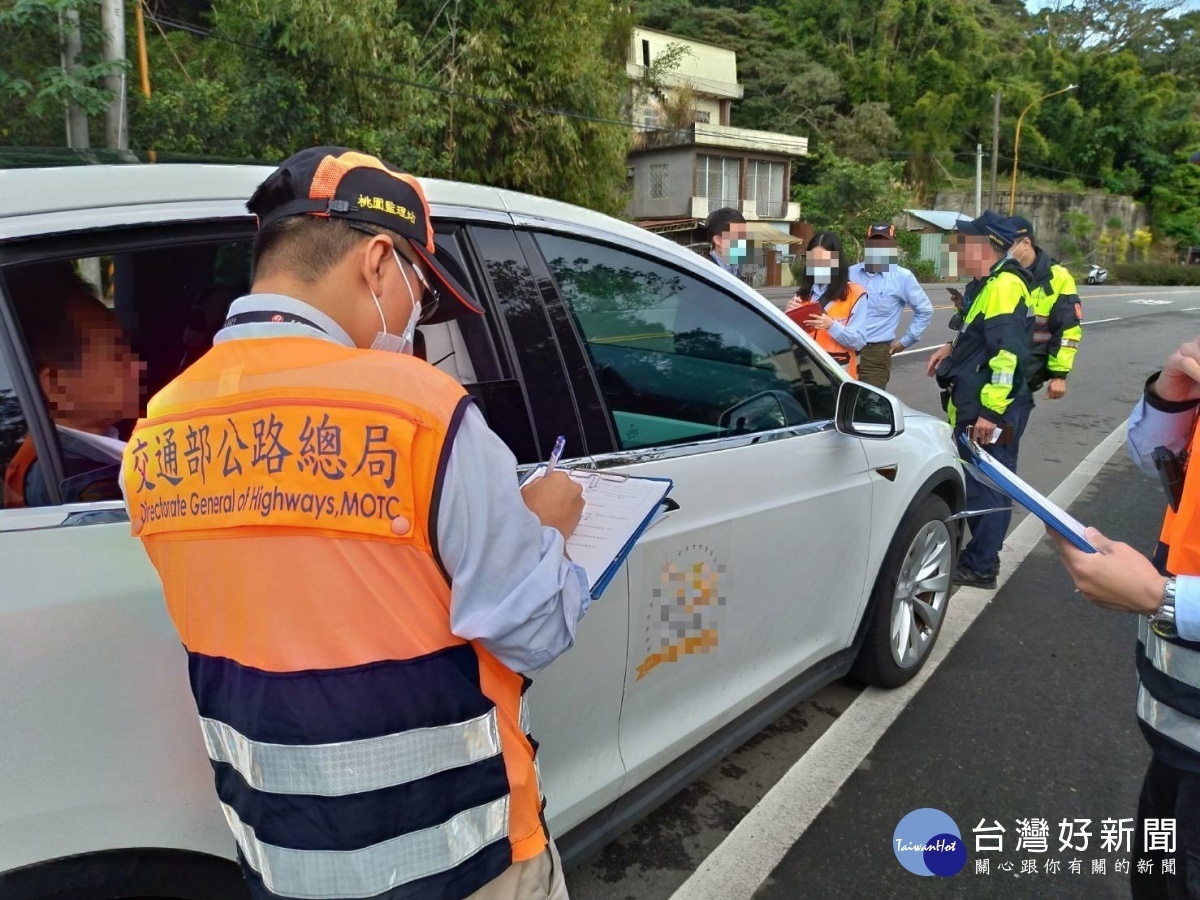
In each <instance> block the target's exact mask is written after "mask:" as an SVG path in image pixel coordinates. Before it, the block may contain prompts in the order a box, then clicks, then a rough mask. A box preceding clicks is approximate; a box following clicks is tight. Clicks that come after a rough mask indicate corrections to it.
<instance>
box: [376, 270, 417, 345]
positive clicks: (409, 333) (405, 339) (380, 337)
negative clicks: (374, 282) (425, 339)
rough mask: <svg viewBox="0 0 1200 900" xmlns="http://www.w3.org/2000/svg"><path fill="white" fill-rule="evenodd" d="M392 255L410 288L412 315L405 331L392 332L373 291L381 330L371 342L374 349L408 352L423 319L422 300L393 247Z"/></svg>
mask: <svg viewBox="0 0 1200 900" xmlns="http://www.w3.org/2000/svg"><path fill="white" fill-rule="evenodd" d="M392 257H393V258H394V259H395V260H396V268H398V269H399V270H400V275H401V277H403V278H404V285H405V287H407V288H408V296H409V297H411V298H412V315H410V316H409V317H408V324H407V325H405V326H404V331H403V332H402V333H401V334H391V333H390V332H389V331H388V327H387V318H386V317H385V316H384V314H383V307H382V306H380V305H379V298H378V297H377V296H375V292H374V291H371V289H370V288H367V290H368V291H371V299H372V300H374V301H375V309H376V311H377V312H378V313H379V324H380V328H381V330H380V332H379V333H378V334H377V335H375V340H374V342H373V343H372V344H371V349H372V350H383V351H384V352H386V353H408V354H411V353H412V352H413V339H414V338H415V337H416V334H417V322H418V321H420V319H421V301H420V299H418V297H417V295H416V293H415V292H414V291H413V286H412V282H411V281H409V280H408V272H407V271H405V268H404V264H403V263H401V262H400V254H399V253H397V252H396V250H395V248H392Z"/></svg>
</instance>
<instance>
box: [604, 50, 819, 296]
mask: <svg viewBox="0 0 1200 900" xmlns="http://www.w3.org/2000/svg"><path fill="white" fill-rule="evenodd" d="M671 45H681V46H682V47H684V48H686V52H685V53H684V55H683V56H682V57H681V58H680V59H679V61H678V64H677V65H676V66H675V67H674V68H673V69H672V70H671V71H670V72H668V73H666V74H665V75H663V76H662V78H661V81H660V83H661V86H662V91H661V94H660V95H659V96H654V95H653V94H652V93H650V92H646V91H644V90H642V88H641V85H643V84H644V82H645V80H646V74H647V72H648V71H649V70H650V67H651V66H652V64H653V63H654V61H655V60H656V59H657V58H658V57H659V54H661V53H663V52H664V51H666V50H667V49H668V48H669V47H670V46H671ZM627 69H628V72H629V77H630V80H631V83H632V84H633V88H632V92H631V93H632V96H633V101H634V102H633V104H632V107H633V108H632V110H631V112H632V116H633V120H634V121H635V122H637V123H638V124H639V130H638V132H637V134H636V136H635V140H634V148H633V150H632V151H631V152H630V155H629V178H630V187H631V196H630V205H629V209H628V215H629V217H630V218H631V219H632V220H633V221H635V222H637V223H638V224H639V225H641V226H643V227H644V228H647V229H649V230H651V231H656V232H659V233H661V234H664V235H666V236H668V237H670V238H672V239H674V240H677V241H679V242H680V243H682V244H699V243H701V242H703V241H704V240H705V235H704V228H703V226H704V220H705V219H706V218H707V217H708V214H709V213H710V212H711V211H712V210H714V209H717V208H719V207H722V206H732V207H735V208H737V209H740V210H741V211H742V213H743V215H745V217H746V219H747V220H748V221H749V222H751V223H752V224H751V231H752V233H753V234H754V236H755V237H756V238H757V243H758V245H759V246H761V247H762V249H764V250H765V251H766V252H765V258H764V260H763V262H762V264H761V265H758V266H755V265H750V266H747V267H745V268H746V271H744V272H743V277H746V278H747V280H749V281H751V282H752V283H754V284H756V285H764V284H781V283H783V284H786V283H789V282H790V279H791V273H790V271H789V266H788V264H789V262H790V259H791V257H790V253H791V247H792V246H793V244H792V241H793V240H794V238H792V232H793V230H794V229H793V225H794V224H795V223H797V222H799V220H800V208H799V205H798V204H796V203H794V202H792V201H791V200H790V199H789V196H790V191H789V186H790V184H791V161H792V159H793V158H794V157H797V156H804V155H805V154H807V152H808V139H807V138H803V137H797V136H795V135H790V134H779V133H777V132H771V131H755V130H751V129H746V128H734V127H733V126H731V125H730V124H729V121H730V111H731V107H732V104H733V102H734V101H735V100H739V99H741V97H742V95H743V93H744V89H743V87H742V85H741V84H739V83H738V80H737V56H736V54H735V53H734V52H733V51H732V50H726V49H724V48H723V47H717V46H715V45H713V44H706V43H703V42H701V41H692V40H687V39H685V38H679V37H675V36H673V35H670V34H665V33H663V32H659V31H653V30H651V29H647V28H635V29H634V32H633V38H632V40H631V42H630V47H629V60H628V65H627ZM681 100H682V101H683V103H682V107H681V103H680V101H681Z"/></svg>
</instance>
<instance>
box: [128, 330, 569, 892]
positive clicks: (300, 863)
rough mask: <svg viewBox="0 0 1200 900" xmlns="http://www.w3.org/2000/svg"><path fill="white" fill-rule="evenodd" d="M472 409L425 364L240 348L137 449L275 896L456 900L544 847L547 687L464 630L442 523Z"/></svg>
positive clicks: (243, 823)
mask: <svg viewBox="0 0 1200 900" xmlns="http://www.w3.org/2000/svg"><path fill="white" fill-rule="evenodd" d="M469 402H470V398H469V397H468V396H467V395H466V393H465V392H464V390H463V389H462V388H461V387H460V386H459V385H458V384H457V383H455V382H454V381H453V380H452V379H450V378H448V377H447V376H446V375H444V374H443V373H441V372H439V371H438V370H437V369H435V368H433V367H432V366H429V365H427V364H425V363H423V362H421V361H419V360H416V359H414V358H412V357H409V356H402V355H398V354H391V353H383V352H379V351H364V350H358V349H353V348H347V347H344V346H341V345H338V344H334V343H332V342H328V341H323V340H319V339H313V338H271V339H260V340H235V341H228V342H225V343H221V344H218V345H216V346H215V347H214V348H213V349H212V350H211V351H210V352H209V353H207V354H206V355H205V356H204V357H203V358H202V359H200V360H199V361H198V362H196V363H195V364H194V365H193V366H192V367H191V368H189V369H188V370H187V371H186V372H184V373H183V374H182V375H181V376H179V377H178V378H177V379H175V381H173V382H172V383H171V384H170V385H168V386H167V387H166V388H165V389H164V390H163V391H162V392H161V393H159V394H158V395H157V396H156V397H155V398H154V399H153V400H152V401H151V402H150V405H149V408H148V411H147V418H146V419H144V420H142V421H140V422H139V423H138V426H137V428H136V430H135V431H134V433H133V435H132V437H131V439H130V441H129V444H128V447H127V449H126V455H125V460H124V479H125V489H126V496H127V498H128V503H129V510H130V519H131V522H132V528H133V533H134V534H135V535H137V536H138V537H139V538H140V539H141V540H142V542H143V544H144V546H145V548H146V551H147V553H148V554H149V556H150V559H151V561H152V562H153V564H154V566H155V568H156V569H157V570H158V573H159V575H160V577H161V579H162V583H163V590H164V593H165V595H166V602H167V608H168V610H169V612H170V614H171V618H172V619H173V621H174V623H175V626H176V628H177V629H178V631H179V635H180V637H181V639H182V641H183V644H184V646H185V648H186V649H187V653H188V666H189V674H190V678H191V685H192V690H193V693H194V694H195V698H196V705H197V709H198V711H199V714H200V722H201V726H202V730H203V733H204V739H205V743H206V745H207V749H208V754H209V757H210V758H211V759H212V763H213V768H214V770H215V772H216V785H217V794H218V796H219V799H220V802H221V807H222V810H223V811H224V814H225V817H226V819H227V821H228V822H229V825H230V827H231V828H232V830H233V832H234V836H235V838H236V839H237V844H238V849H239V851H240V857H241V860H242V863H243V870H244V872H245V873H246V877H247V881H248V883H249V885H250V887H251V891H252V893H253V894H254V895H255V896H256V897H263V898H274V897H304V898H344V897H356V898H369V897H377V896H378V897H382V896H388V897H394V896H414V897H416V896H420V897H433V898H441V897H445V898H458V897H463V896H466V895H467V894H470V893H472V892H473V891H475V890H477V889H478V888H479V887H481V886H482V885H484V884H486V883H487V882H489V881H491V880H492V879H494V878H495V877H496V876H497V875H499V874H500V873H502V872H503V871H504V870H505V869H506V868H508V867H509V866H510V865H511V864H512V863H514V862H520V861H522V860H526V859H531V858H533V857H534V856H536V855H537V854H539V853H540V852H542V850H543V849H544V848H545V847H546V844H547V836H546V831H545V827H544V824H543V821H542V817H541V814H542V805H543V804H542V796H541V791H540V788H539V785H538V776H537V772H536V768H535V763H534V756H535V753H536V744H535V743H534V742H533V739H532V738H531V737H530V736H529V735H528V730H529V729H528V716H527V713H526V710H525V703H524V699H523V695H524V692H525V689H526V688H527V686H528V685H529V683H530V682H529V680H528V679H526V678H524V677H523V676H521V675H518V674H517V673H515V672H513V671H512V670H510V669H508V668H507V667H506V666H505V665H503V664H502V663H501V662H499V661H498V660H497V659H496V658H495V657H493V656H492V655H491V654H490V653H489V652H488V651H487V650H486V649H484V648H483V647H481V646H479V645H477V644H474V643H471V642H468V641H464V640H462V639H461V638H459V637H457V636H456V635H454V634H453V633H452V632H451V630H450V583H449V580H448V578H447V576H446V573H445V572H444V570H443V569H442V566H441V563H440V560H439V557H438V551H437V528H436V518H437V508H438V495H439V493H440V485H441V481H442V477H443V475H444V471H445V466H446V462H447V460H448V458H449V451H450V447H451V442H452V441H453V439H454V434H455V432H456V430H457V427H458V423H459V422H460V421H461V416H462V414H463V413H464V411H465V410H466V407H467V404H468V403H469ZM393 892H394V893H393Z"/></svg>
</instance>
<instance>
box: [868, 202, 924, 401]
mask: <svg viewBox="0 0 1200 900" xmlns="http://www.w3.org/2000/svg"><path fill="white" fill-rule="evenodd" d="M865 254H866V259H865V260H864V261H863V262H860V263H855V264H854V265H853V266H851V267H850V280H851V281H853V282H854V283H855V284H859V285H862V287H863V288H864V289H865V290H866V292H867V299H866V304H867V313H866V325H865V327H864V337H865V338H866V345H865V346H864V347H863V349H862V352H861V353H859V357H858V380H859V381H862V382H865V383H867V384H870V385H873V386H875V387H877V388H879V389H880V390H886V389H887V385H888V381H890V380H891V377H892V355H893V354H895V353H899V352H900V351H901V350H906V349H908V348H909V347H911V346H913V344H915V343H916V342H917V341H918V340H920V338H921V334H922V333H923V332H924V331H925V329H926V327H928V325H929V322H930V320H931V319H932V318H933V303H932V302H930V300H929V295H928V294H926V293H925V291H924V289H923V288H922V287H921V285H920V284H919V283H918V282H917V277H916V276H915V275H913V273H912V272H910V271H909V270H908V269H906V268H904V266H902V265H900V264H899V262H898V260H899V253H898V251H897V244H896V229H895V227H893V226H892V225H891V223H889V222H880V223H877V224H875V225H872V226H871V228H870V229H869V230H868V232H867V240H866V251H865ZM906 306H907V307H910V308H911V309H912V311H913V320H912V323H911V324H910V325H909V326H908V330H907V331H906V332H905V333H904V336H903V337H901V338H900V339H899V340H896V326H897V325H899V324H900V314H901V313H902V312H904V307H906Z"/></svg>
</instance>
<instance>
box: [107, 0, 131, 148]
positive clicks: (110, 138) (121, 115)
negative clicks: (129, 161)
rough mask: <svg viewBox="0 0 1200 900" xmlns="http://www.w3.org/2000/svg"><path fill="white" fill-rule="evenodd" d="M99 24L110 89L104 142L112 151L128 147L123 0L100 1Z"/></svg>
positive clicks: (108, 87)
mask: <svg viewBox="0 0 1200 900" xmlns="http://www.w3.org/2000/svg"><path fill="white" fill-rule="evenodd" d="M100 26H101V28H102V29H103V31H104V61H105V63H107V64H108V65H109V67H110V69H111V71H110V72H109V73H108V74H107V75H105V76H104V86H105V87H106V88H107V89H108V90H109V91H110V92H111V95H112V96H111V97H110V99H109V101H108V109H107V110H105V113H104V143H105V146H107V147H108V148H110V149H112V150H128V149H129V130H128V129H127V128H126V127H125V0H100Z"/></svg>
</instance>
